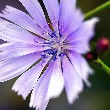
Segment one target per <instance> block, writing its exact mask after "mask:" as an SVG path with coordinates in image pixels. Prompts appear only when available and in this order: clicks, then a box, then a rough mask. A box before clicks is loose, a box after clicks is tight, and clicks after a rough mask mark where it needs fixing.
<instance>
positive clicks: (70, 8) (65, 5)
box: [59, 0, 83, 39]
mask: <svg viewBox="0 0 110 110" xmlns="http://www.w3.org/2000/svg"><path fill="white" fill-rule="evenodd" d="M75 5H76V0H60V14H59V30H60V34H61V35H62V36H63V37H64V38H66V36H68V35H69V34H70V33H72V32H73V31H75V30H76V29H77V28H78V27H79V26H80V25H81V23H82V20H83V16H82V14H81V12H80V11H79V10H78V11H77V10H76V7H75ZM64 38H63V39H64Z"/></svg>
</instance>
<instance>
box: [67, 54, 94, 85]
mask: <svg viewBox="0 0 110 110" xmlns="http://www.w3.org/2000/svg"><path fill="white" fill-rule="evenodd" d="M68 57H69V59H70V60H71V63H72V65H73V66H74V68H75V70H76V71H77V73H78V74H79V76H80V77H81V78H82V79H83V80H84V81H85V82H86V84H87V85H90V83H89V82H88V77H89V74H92V73H93V70H92V69H91V68H90V67H89V65H88V63H87V61H86V60H85V59H84V58H83V57H82V56H81V55H79V54H78V53H76V52H69V53H68Z"/></svg>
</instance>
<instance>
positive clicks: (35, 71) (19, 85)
mask: <svg viewBox="0 0 110 110" xmlns="http://www.w3.org/2000/svg"><path fill="white" fill-rule="evenodd" d="M47 62H48V61H45V63H43V62H42V61H41V62H40V63H38V64H37V65H36V66H34V67H33V68H31V69H30V70H29V71H27V72H26V73H24V74H22V75H21V76H20V77H19V78H18V80H17V81H16V82H15V84H14V86H13V88H12V90H14V91H15V92H18V94H19V95H22V96H23V99H26V97H27V96H28V94H29V93H30V91H31V90H32V88H33V87H34V86H35V82H36V81H37V80H38V78H39V76H40V74H41V72H42V70H43V68H44V66H45V65H46V64H47Z"/></svg>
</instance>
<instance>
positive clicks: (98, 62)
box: [95, 58, 110, 75]
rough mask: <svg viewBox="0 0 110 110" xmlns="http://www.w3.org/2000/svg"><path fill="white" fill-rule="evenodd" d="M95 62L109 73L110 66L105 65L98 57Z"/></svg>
mask: <svg viewBox="0 0 110 110" xmlns="http://www.w3.org/2000/svg"><path fill="white" fill-rule="evenodd" d="M95 62H96V63H97V64H98V65H99V66H101V67H102V68H103V70H104V71H105V72H107V73H108V74H109V75H110V68H109V67H108V66H107V65H105V64H104V63H103V62H102V61H101V60H100V59H99V58H98V59H97V60H95Z"/></svg>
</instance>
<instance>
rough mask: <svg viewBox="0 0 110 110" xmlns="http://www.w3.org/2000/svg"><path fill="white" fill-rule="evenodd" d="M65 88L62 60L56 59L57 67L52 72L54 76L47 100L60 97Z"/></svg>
mask: <svg viewBox="0 0 110 110" xmlns="http://www.w3.org/2000/svg"><path fill="white" fill-rule="evenodd" d="M63 88H64V79H63V76H62V70H61V61H60V58H58V59H56V61H55V65H54V67H53V70H52V76H51V80H50V84H49V88H48V93H47V100H48V99H50V98H56V97H58V96H59V95H60V94H61V92H62V91H63Z"/></svg>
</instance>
